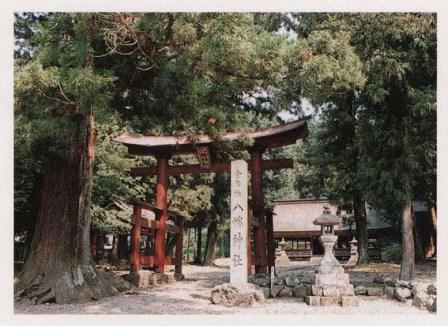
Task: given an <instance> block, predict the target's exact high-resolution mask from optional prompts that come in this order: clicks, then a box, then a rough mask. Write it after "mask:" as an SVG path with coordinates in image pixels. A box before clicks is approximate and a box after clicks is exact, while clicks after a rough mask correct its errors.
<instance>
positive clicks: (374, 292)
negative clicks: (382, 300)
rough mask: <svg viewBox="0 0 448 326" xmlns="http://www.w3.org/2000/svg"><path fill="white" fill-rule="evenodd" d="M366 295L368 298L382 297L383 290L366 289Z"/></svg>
mask: <svg viewBox="0 0 448 326" xmlns="http://www.w3.org/2000/svg"><path fill="white" fill-rule="evenodd" d="M367 295H368V296H370V297H373V296H382V295H383V289H382V288H376V287H372V288H367Z"/></svg>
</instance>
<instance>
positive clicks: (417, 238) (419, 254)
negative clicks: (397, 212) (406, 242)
mask: <svg viewBox="0 0 448 326" xmlns="http://www.w3.org/2000/svg"><path fill="white" fill-rule="evenodd" d="M412 229H413V236H414V247H415V260H416V261H418V262H420V261H422V260H423V256H424V253H423V245H422V239H421V238H422V237H421V235H420V232H419V230H418V228H417V221H416V218H415V215H414V214H412Z"/></svg>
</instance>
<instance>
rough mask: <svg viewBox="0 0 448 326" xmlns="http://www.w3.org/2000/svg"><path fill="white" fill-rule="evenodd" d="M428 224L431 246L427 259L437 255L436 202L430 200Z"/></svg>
mask: <svg viewBox="0 0 448 326" xmlns="http://www.w3.org/2000/svg"><path fill="white" fill-rule="evenodd" d="M427 204H428V223H429V229H430V244H429V246H428V247H427V248H426V250H425V255H426V257H428V258H430V257H435V256H436V255H437V213H436V208H435V205H434V201H433V200H432V199H431V198H430V199H429V200H428V203H427Z"/></svg>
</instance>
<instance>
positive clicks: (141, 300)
mask: <svg viewBox="0 0 448 326" xmlns="http://www.w3.org/2000/svg"><path fill="white" fill-rule="evenodd" d="M218 265H219V266H213V267H202V266H193V265H187V266H184V274H185V277H186V278H185V280H184V281H182V282H176V283H173V284H165V285H161V286H157V287H152V288H146V289H136V290H135V291H132V294H125V293H122V294H120V295H118V296H115V297H110V298H105V299H103V300H100V301H97V302H91V303H87V304H69V305H56V304H45V305H40V306H16V307H15V313H18V314H260V313H262V314H285V313H286V314H401V313H407V314H409V313H412V314H429V312H427V311H426V310H424V309H418V308H416V307H413V306H411V305H410V304H409V303H399V302H397V301H392V300H387V299H384V298H379V297H366V296H359V299H360V301H359V306H358V307H310V306H308V305H306V304H305V303H303V302H300V301H299V300H298V299H296V298H275V299H267V300H266V303H264V304H262V305H256V306H252V307H233V308H229V307H223V306H217V305H214V304H212V303H211V302H210V299H209V298H210V291H211V289H212V288H213V287H214V286H216V285H218V284H221V283H225V282H228V281H229V269H228V266H227V263H226V262H225V261H224V262H221V264H218ZM301 268H311V266H304V265H300V264H295V265H293V266H291V267H288V268H284V269H283V270H282V271H279V272H280V273H283V272H287V270H291V269H301ZM399 270H400V267H399V265H393V264H369V265H363V266H357V267H356V268H354V269H352V270H351V271H350V280H351V282H352V283H355V284H356V283H365V282H373V279H374V278H375V277H376V276H378V275H381V276H393V277H396V276H398V273H399ZM416 272H417V273H416V275H417V280H418V281H421V282H425V283H431V282H435V277H436V268H435V264H425V265H417V268H416Z"/></svg>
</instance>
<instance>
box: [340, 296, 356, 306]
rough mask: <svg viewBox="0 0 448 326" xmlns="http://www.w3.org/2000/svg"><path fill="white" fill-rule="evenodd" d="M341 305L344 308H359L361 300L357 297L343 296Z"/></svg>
mask: <svg viewBox="0 0 448 326" xmlns="http://www.w3.org/2000/svg"><path fill="white" fill-rule="evenodd" d="M341 304H342V306H343V307H357V306H359V300H358V298H357V297H355V296H344V295H343V296H342V297H341Z"/></svg>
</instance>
